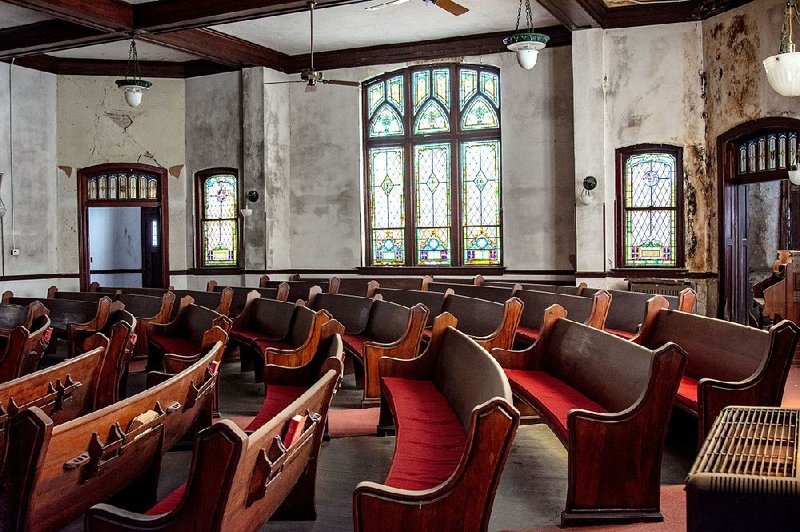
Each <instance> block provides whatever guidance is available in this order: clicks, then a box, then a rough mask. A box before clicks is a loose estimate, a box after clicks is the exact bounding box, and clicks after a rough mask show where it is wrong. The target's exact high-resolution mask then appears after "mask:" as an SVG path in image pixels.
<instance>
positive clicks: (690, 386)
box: [675, 375, 697, 412]
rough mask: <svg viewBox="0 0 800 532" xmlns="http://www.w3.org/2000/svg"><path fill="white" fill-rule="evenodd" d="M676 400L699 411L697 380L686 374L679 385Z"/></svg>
mask: <svg viewBox="0 0 800 532" xmlns="http://www.w3.org/2000/svg"><path fill="white" fill-rule="evenodd" d="M675 401H676V402H678V403H680V404H682V405H684V406H686V407H688V408H691V409H692V410H694V411H695V412H696V411H697V380H696V379H693V378H691V377H687V376H686V375H684V376H683V377H681V383H680V384H679V385H678V394H677V395H676V396H675Z"/></svg>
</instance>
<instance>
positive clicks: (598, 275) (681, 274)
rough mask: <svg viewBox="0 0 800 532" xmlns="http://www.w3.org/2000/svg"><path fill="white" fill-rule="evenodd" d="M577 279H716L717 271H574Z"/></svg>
mask: <svg viewBox="0 0 800 532" xmlns="http://www.w3.org/2000/svg"><path fill="white" fill-rule="evenodd" d="M575 277H577V278H579V279H604V278H610V279H621V278H625V277H629V278H637V279H641V278H660V279H717V278H718V277H719V273H717V272H690V271H686V270H681V269H674V268H673V269H663V270H661V269H643V270H611V271H608V272H575Z"/></svg>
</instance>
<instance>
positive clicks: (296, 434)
mask: <svg viewBox="0 0 800 532" xmlns="http://www.w3.org/2000/svg"><path fill="white" fill-rule="evenodd" d="M307 418H308V416H303V415H300V414H297V415H296V416H294V417H293V418H292V419H290V420H289V426H288V427H286V432H285V433H284V434H283V445H284V447H286V448H287V449H288V448H289V447H291V446H292V444H294V443H295V442H296V441H298V440H299V439H300V436H302V435H303V431H304V430H305V428H306V419H307Z"/></svg>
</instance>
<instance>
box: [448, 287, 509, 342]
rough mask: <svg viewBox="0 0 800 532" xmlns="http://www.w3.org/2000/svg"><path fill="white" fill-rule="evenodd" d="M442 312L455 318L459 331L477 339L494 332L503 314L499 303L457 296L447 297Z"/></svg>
mask: <svg viewBox="0 0 800 532" xmlns="http://www.w3.org/2000/svg"><path fill="white" fill-rule="evenodd" d="M442 311H443V312H449V313H450V314H452V315H453V316H455V317H456V319H457V320H458V330H459V331H461V332H463V333H466V334H468V335H470V336H477V337H481V336H489V335H490V334H492V333H493V332H495V331H496V330H497V328H498V326H499V325H500V324H501V323H503V317H504V314H505V309H504V308H503V305H502V304H500V303H495V302H494V301H486V300H484V299H478V298H474V297H467V296H459V295H451V296H448V297H447V299H445V302H444V307H443V308H442Z"/></svg>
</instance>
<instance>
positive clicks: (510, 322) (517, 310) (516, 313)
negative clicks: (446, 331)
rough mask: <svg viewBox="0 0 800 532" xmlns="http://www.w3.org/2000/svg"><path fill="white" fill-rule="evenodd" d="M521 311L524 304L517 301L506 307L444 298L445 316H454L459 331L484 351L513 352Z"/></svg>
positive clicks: (513, 298)
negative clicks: (510, 350) (511, 350)
mask: <svg viewBox="0 0 800 532" xmlns="http://www.w3.org/2000/svg"><path fill="white" fill-rule="evenodd" d="M522 307H523V304H522V301H520V300H519V299H518V298H516V297H512V298H511V299H509V300H508V301H506V302H505V303H496V302H494V301H487V300H485V299H478V298H474V297H467V296H460V295H458V294H453V295H449V296H447V297H446V298H445V300H444V305H443V307H442V312H447V313H450V314H452V315H453V316H454V317H455V318H456V320H457V328H458V330H459V331H461V332H463V333H464V334H466V335H468V336H469V337H471V338H472V339H474V340H475V341H476V342H478V344H479V345H480V346H481V347H483V348H484V349H486V350H491V349H493V348H495V347H497V348H501V349H510V348H511V347H512V346H513V344H514V336H515V335H516V332H517V327H518V326H519V320H520V317H521V316H522ZM430 335H431V332H430V330H426V332H425V336H426V337H430Z"/></svg>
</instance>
